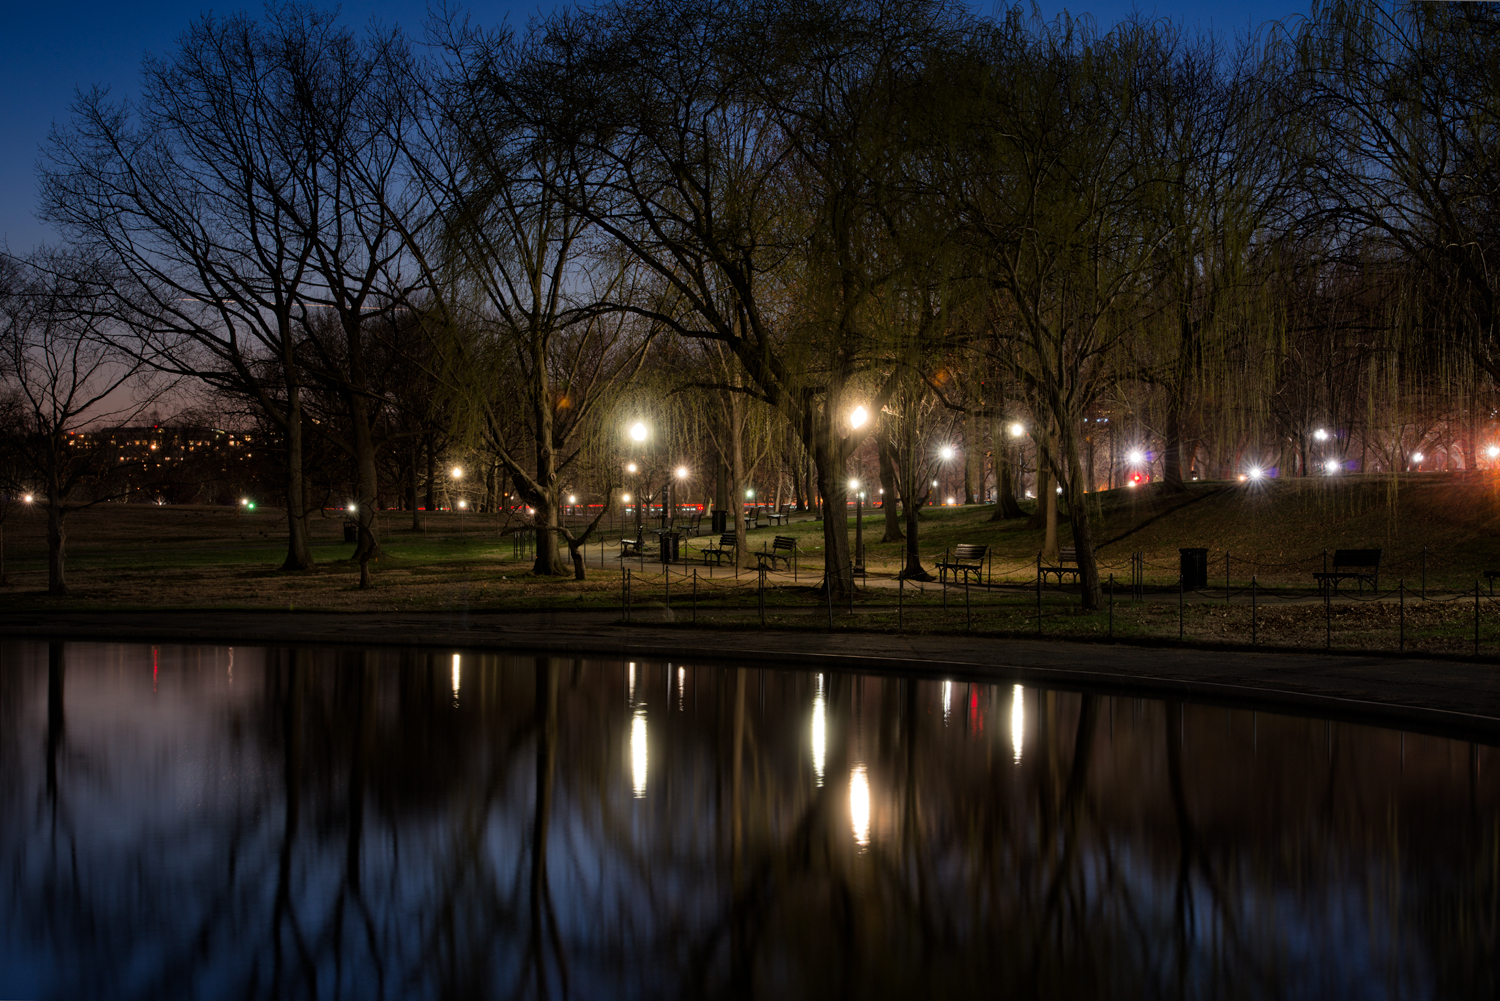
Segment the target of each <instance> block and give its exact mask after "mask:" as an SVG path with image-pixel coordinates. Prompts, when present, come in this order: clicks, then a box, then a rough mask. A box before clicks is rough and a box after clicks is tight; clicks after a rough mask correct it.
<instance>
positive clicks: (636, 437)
mask: <svg viewBox="0 0 1500 1001" xmlns="http://www.w3.org/2000/svg"><path fill="white" fill-rule="evenodd" d="M629 434H630V440H631V441H633V442H635V443H636V445H638V446H644V445H645V443H646V439H647V438H648V437H650V434H651V431H650V429H649V428H647V427H646V424H645V422H644V421H636V422H635V423H634V424H632V425H630V429H629ZM625 468H626V469H627V470H629V471H630V472H632V473H634V472H636V471H637V469H638V468H639V470H640V473H641V475H640V476H639V477H637V478H636V484H635V534H636V538H640V534H641V501H642V499H643V498H644V499H645V500H646V501H647V502H649V501H650V499H651V494H650V492H649V491H646V490H642V489H641V487H642V486H643V485H644V484H643V483H642V479H643V478H644V477H645V475H646V473H645V461H644V460H642V462H641V465H640V467H637V466H636V464H635V463H634V462H632V463H630V465H628V466H626V467H625Z"/></svg>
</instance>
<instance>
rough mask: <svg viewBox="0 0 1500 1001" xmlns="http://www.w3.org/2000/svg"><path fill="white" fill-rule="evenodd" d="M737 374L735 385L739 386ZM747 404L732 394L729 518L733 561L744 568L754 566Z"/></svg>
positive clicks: (730, 408) (730, 396)
mask: <svg viewBox="0 0 1500 1001" xmlns="http://www.w3.org/2000/svg"><path fill="white" fill-rule="evenodd" d="M738 382H739V379H738V373H736V376H735V383H736V385H737V384H738ZM744 437H745V401H744V399H743V398H742V397H741V395H740V394H739V393H737V392H731V393H730V394H729V497H730V501H731V503H730V505H729V510H730V515H729V516H730V518H732V519H733V520H734V526H733V528H734V558H735V562H736V563H738V565H740V566H742V567H749V566H751V565H752V562H753V561H752V560H751V559H750V543H749V540H748V539H747V538H746V534H745V533H746V527H745V502H744V497H743V493H742V492H743V490H744V489H745V443H744Z"/></svg>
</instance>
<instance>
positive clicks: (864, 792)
mask: <svg viewBox="0 0 1500 1001" xmlns="http://www.w3.org/2000/svg"><path fill="white" fill-rule="evenodd" d="M849 819H850V820H851V821H852V822H853V825H854V843H855V844H857V845H859V846H860V847H861V848H863V847H865V846H866V845H868V844H869V843H870V776H869V775H868V774H867V773H866V772H865V766H864V765H855V766H854V771H852V772H850V773H849Z"/></svg>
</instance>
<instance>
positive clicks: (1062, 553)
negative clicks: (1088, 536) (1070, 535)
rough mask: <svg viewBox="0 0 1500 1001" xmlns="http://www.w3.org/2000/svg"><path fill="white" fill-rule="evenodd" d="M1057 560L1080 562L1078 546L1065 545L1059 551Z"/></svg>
mask: <svg viewBox="0 0 1500 1001" xmlns="http://www.w3.org/2000/svg"><path fill="white" fill-rule="evenodd" d="M1057 562H1059V563H1077V562H1078V547H1077V546H1063V547H1062V548H1061V549H1059V550H1058V551H1057Z"/></svg>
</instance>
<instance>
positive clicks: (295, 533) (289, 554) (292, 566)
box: [281, 380, 313, 570]
mask: <svg viewBox="0 0 1500 1001" xmlns="http://www.w3.org/2000/svg"><path fill="white" fill-rule="evenodd" d="M286 390H287V407H286V539H287V542H286V560H285V561H284V562H283V563H282V564H281V569H283V570H307V569H309V568H310V567H311V566H312V565H313V561H312V551H311V550H310V549H309V547H308V538H307V534H308V533H307V502H306V493H305V487H306V478H305V475H304V471H303V465H302V391H301V387H300V386H298V385H297V384H296V383H295V382H292V381H290V380H288V384H287V387H286Z"/></svg>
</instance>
